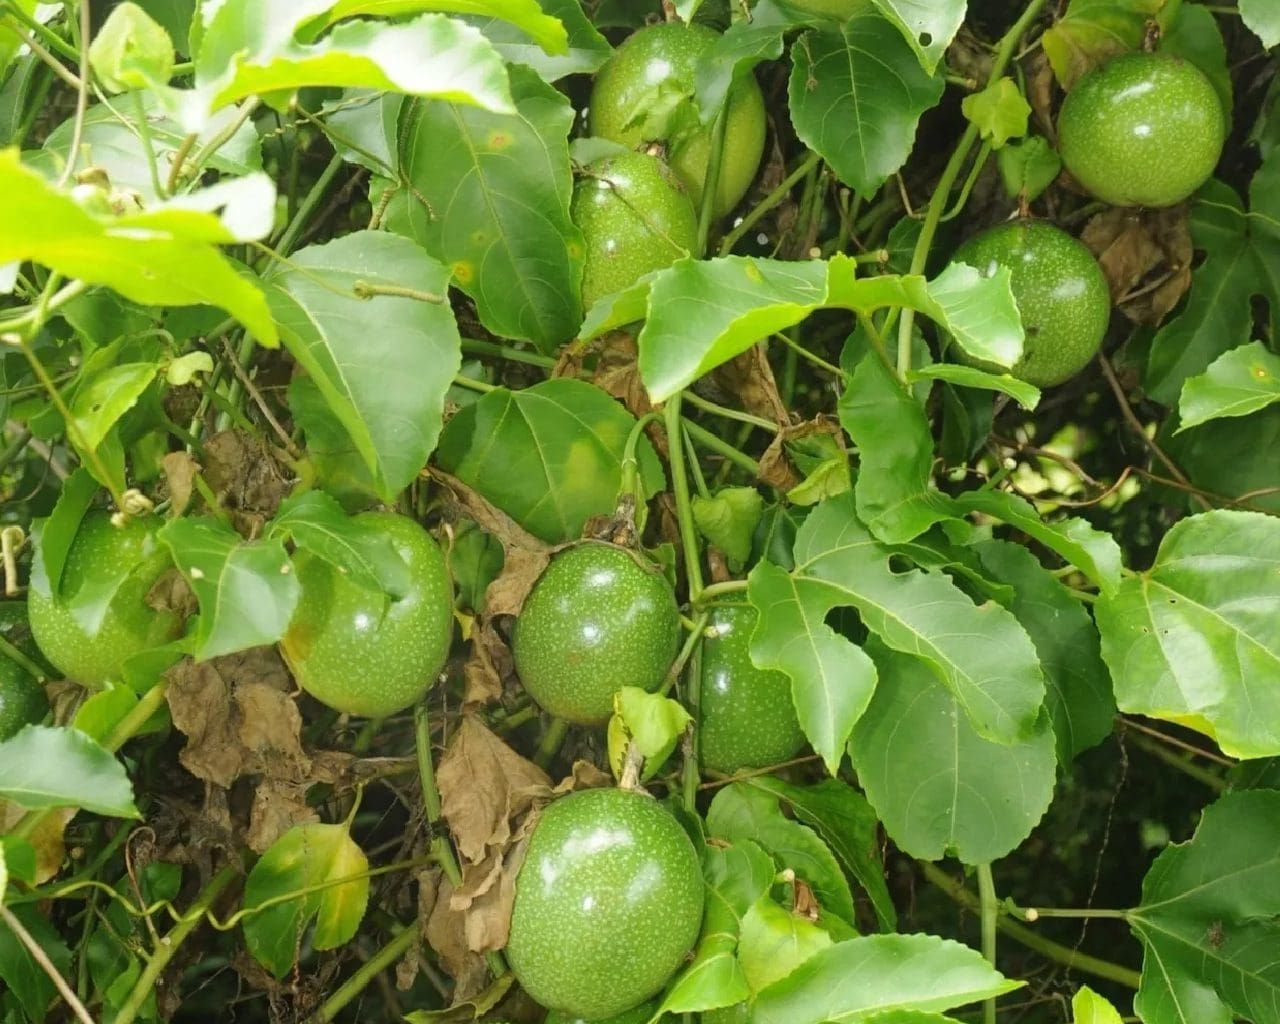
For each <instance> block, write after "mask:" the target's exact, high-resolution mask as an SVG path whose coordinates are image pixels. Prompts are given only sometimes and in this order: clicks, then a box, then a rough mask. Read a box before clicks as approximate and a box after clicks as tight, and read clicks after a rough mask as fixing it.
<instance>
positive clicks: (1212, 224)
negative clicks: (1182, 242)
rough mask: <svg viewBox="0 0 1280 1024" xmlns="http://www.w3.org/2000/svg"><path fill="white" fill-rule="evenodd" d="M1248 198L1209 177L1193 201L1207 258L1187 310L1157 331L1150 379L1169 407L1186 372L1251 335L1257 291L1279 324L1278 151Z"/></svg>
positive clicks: (1196, 233)
mask: <svg viewBox="0 0 1280 1024" xmlns="http://www.w3.org/2000/svg"><path fill="white" fill-rule="evenodd" d="M1249 196H1250V208H1249V211H1248V212H1246V211H1245V210H1244V208H1243V206H1242V205H1241V202H1240V199H1239V197H1238V196H1237V195H1236V194H1235V193H1234V192H1233V191H1232V190H1231V189H1230V188H1228V187H1227V186H1226V185H1224V184H1222V183H1221V182H1218V181H1210V182H1209V183H1208V184H1207V185H1205V187H1204V188H1203V189H1201V190H1200V192H1198V193H1197V194H1196V197H1195V198H1194V199H1193V200H1192V202H1191V220H1190V227H1191V241H1192V242H1193V244H1194V245H1195V247H1196V248H1197V249H1201V250H1203V251H1204V252H1205V259H1204V262H1203V263H1202V264H1201V265H1200V266H1199V267H1197V268H1196V269H1195V270H1194V271H1192V273H1191V291H1190V293H1189V294H1188V295H1187V301H1186V304H1185V305H1184V306H1183V309H1182V313H1181V315H1180V316H1176V317H1174V318H1172V319H1170V320H1167V321H1165V323H1164V325H1163V326H1162V327H1161V328H1160V330H1159V331H1157V332H1156V336H1155V338H1154V340H1153V341H1152V343H1151V354H1150V356H1149V357H1148V362H1147V371H1146V376H1145V378H1144V386H1145V388H1146V390H1147V392H1148V394H1150V395H1151V397H1152V398H1154V399H1156V401H1158V402H1163V403H1164V404H1165V405H1174V404H1176V403H1177V401H1178V396H1179V394H1180V393H1181V391H1182V387H1183V384H1184V382H1185V381H1186V380H1187V378H1188V377H1194V376H1195V375H1197V374H1200V373H1204V372H1205V371H1206V370H1208V368H1209V367H1210V365H1212V363H1213V362H1214V360H1216V359H1217V358H1218V357H1219V356H1221V355H1222V354H1223V353H1225V352H1228V351H1230V350H1231V349H1234V348H1237V347H1239V346H1241V345H1244V344H1245V343H1246V342H1248V341H1249V333H1250V331H1251V329H1252V326H1253V299H1254V297H1255V296H1258V295H1261V296H1264V297H1266V299H1267V301H1268V303H1269V304H1270V307H1271V319H1272V323H1273V325H1274V323H1275V322H1276V321H1277V320H1280V149H1275V150H1272V152H1271V153H1270V154H1269V155H1268V157H1267V159H1266V160H1265V161H1264V162H1263V164H1262V166H1261V167H1260V168H1259V169H1258V171H1257V173H1256V174H1255V175H1254V176H1253V182H1252V184H1251V186H1250V189H1249Z"/></svg>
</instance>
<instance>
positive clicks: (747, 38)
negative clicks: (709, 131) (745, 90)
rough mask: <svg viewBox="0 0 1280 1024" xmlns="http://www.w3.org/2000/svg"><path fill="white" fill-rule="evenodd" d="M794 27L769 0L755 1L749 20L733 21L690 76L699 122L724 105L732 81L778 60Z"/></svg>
mask: <svg viewBox="0 0 1280 1024" xmlns="http://www.w3.org/2000/svg"><path fill="white" fill-rule="evenodd" d="M795 24H797V18H796V16H795V15H794V14H793V12H792V11H791V10H789V9H788V10H784V9H783V8H781V7H779V6H778V5H777V4H776V3H774V2H773V0H757V2H756V4H755V5H754V6H753V7H752V8H751V17H750V18H742V19H740V20H738V21H735V22H734V23H733V24H732V25H730V26H729V27H728V28H727V29H725V31H724V32H722V33H720V34H719V35H718V36H717V37H716V39H715V40H714V41H713V42H712V43H711V45H709V46H708V47H707V48H706V50H704V51H703V53H702V56H701V57H699V58H698V67H697V70H696V71H695V73H694V98H695V100H696V101H697V104H698V113H699V115H700V116H701V118H702V120H703V121H708V122H709V121H710V120H711V119H712V118H713V117H715V115H716V112H717V111H718V110H719V109H720V108H721V106H723V105H724V101H725V99H726V98H727V97H728V95H729V90H730V89H731V88H732V87H733V83H734V81H735V80H737V79H739V78H741V77H742V76H743V75H747V74H750V73H751V69H752V68H754V67H755V66H756V65H757V64H760V63H762V62H764V61H768V60H777V59H778V58H779V57H781V56H782V40H783V37H784V36H785V35H786V33H787V30H788V29H790V28H791V27H793V26H794V25H795Z"/></svg>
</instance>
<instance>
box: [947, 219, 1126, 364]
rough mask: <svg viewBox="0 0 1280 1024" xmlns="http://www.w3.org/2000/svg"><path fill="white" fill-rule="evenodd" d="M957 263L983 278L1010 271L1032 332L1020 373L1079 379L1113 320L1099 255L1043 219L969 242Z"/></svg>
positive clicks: (1026, 326) (1003, 228)
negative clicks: (966, 266)
mask: <svg viewBox="0 0 1280 1024" xmlns="http://www.w3.org/2000/svg"><path fill="white" fill-rule="evenodd" d="M952 259H953V260H956V261H959V262H964V263H968V264H969V265H970V266H973V267H976V268H977V269H978V271H979V272H980V273H981V274H982V275H983V276H984V277H990V276H992V275H993V274H994V273H995V272H996V270H997V269H998V268H999V267H1008V268H1009V271H1010V273H1011V275H1012V288H1013V298H1014V301H1015V302H1016V303H1017V304H1018V311H1019V313H1021V315H1022V326H1023V328H1024V329H1025V331H1026V342H1025V344H1024V346H1023V354H1022V358H1021V359H1020V360H1018V362H1017V363H1016V364H1015V365H1014V366H1013V368H1012V369H1011V370H1010V371H1009V372H1010V373H1012V374H1013V376H1015V377H1018V378H1019V379H1021V380H1024V381H1026V382H1027V383H1028V384H1034V385H1035V386H1036V387H1040V388H1046V387H1052V386H1053V385H1055V384H1061V383H1062V382H1063V381H1065V380H1070V379H1071V378H1072V377H1074V376H1075V375H1076V374H1077V373H1079V372H1080V371H1081V370H1082V369H1083V368H1084V367H1085V366H1086V365H1087V364H1088V362H1089V360H1090V359H1092V358H1093V356H1094V353H1096V352H1097V351H1098V346H1099V345H1101V344H1102V338H1103V336H1104V335H1105V334H1106V333H1107V324H1108V323H1109V322H1110V320H1111V294H1110V291H1109V290H1108V288H1107V280H1106V278H1105V277H1104V276H1103V274H1102V268H1101V267H1099V266H1098V261H1097V260H1095V259H1094V258H1093V254H1092V253H1091V252H1089V250H1088V249H1086V248H1085V246H1084V245H1083V244H1082V243H1081V242H1079V241H1077V240H1076V239H1074V238H1072V237H1071V236H1070V235H1068V234H1067V233H1066V232H1065V231H1062V230H1061V229H1060V228H1056V227H1054V226H1053V225H1052V224H1048V223H1046V222H1044V221H1036V220H1017V221H1010V222H1009V223H1007V224H1000V225H998V226H997V227H994V228H991V229H990V230H989V231H984V232H983V233H982V234H980V235H978V236H977V237H975V238H972V239H970V240H969V241H967V242H965V244H964V245H962V246H961V247H960V248H959V249H958V250H956V253H955V255H954V256H953V257H952ZM984 368H986V369H991V370H992V371H993V372H997V373H998V372H1002V371H1001V370H1000V368H999V367H984Z"/></svg>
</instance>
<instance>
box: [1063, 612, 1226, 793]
mask: <svg viewBox="0 0 1280 1024" xmlns="http://www.w3.org/2000/svg"><path fill="white" fill-rule="evenodd" d="M1072 593H1079V591H1072ZM1126 738H1127V739H1128V740H1129V742H1130V743H1133V744H1134V745H1135V746H1137V747H1138V748H1139V749H1140V750H1145V751H1146V752H1147V753H1148V754H1150V755H1151V756H1152V757H1154V758H1157V759H1158V760H1160V761H1163V762H1164V763H1165V764H1167V765H1169V766H1170V767H1173V768H1176V769H1178V771H1180V772H1182V774H1183V775H1185V776H1187V777H1188V778H1191V779H1195V780H1196V781H1197V782H1202V783H1204V784H1205V785H1206V786H1208V787H1209V788H1210V789H1212V790H1214V791H1216V792H1218V793H1222V792H1224V791H1225V790H1226V788H1227V783H1226V780H1225V779H1223V778H1222V776H1220V775H1215V774H1214V773H1213V772H1211V771H1209V770H1208V769H1207V768H1201V767H1200V766H1199V765H1198V764H1193V763H1192V762H1190V761H1188V760H1186V759H1185V758H1183V757H1180V756H1178V755H1177V754H1175V753H1174V752H1173V751H1172V750H1169V749H1167V748H1166V747H1164V746H1163V745H1161V744H1160V743H1157V742H1156V741H1155V740H1153V739H1150V738H1148V737H1146V736H1143V735H1142V734H1141V733H1129V734H1128V735H1127V736H1126Z"/></svg>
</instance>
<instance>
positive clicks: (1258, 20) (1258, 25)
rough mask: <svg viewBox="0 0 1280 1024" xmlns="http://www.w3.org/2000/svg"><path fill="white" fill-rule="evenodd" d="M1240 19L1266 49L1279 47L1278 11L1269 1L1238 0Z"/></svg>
mask: <svg viewBox="0 0 1280 1024" xmlns="http://www.w3.org/2000/svg"><path fill="white" fill-rule="evenodd" d="M1239 8H1240V17H1241V18H1242V19H1243V20H1244V23H1245V25H1246V27H1248V29H1249V31H1250V32H1252V33H1253V34H1254V35H1256V36H1257V37H1258V38H1259V39H1261V40H1262V45H1263V46H1265V47H1266V48H1267V49H1271V47H1273V46H1276V45H1280V9H1278V8H1277V7H1276V6H1275V5H1274V4H1272V3H1270V2H1269V0H1240V4H1239Z"/></svg>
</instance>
